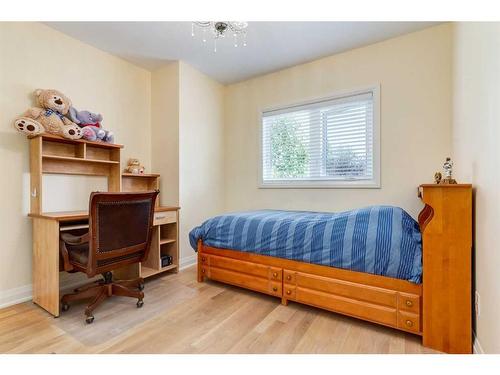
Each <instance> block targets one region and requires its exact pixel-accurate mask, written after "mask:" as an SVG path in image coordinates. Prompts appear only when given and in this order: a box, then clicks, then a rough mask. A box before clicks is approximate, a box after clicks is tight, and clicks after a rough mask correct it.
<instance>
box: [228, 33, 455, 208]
mask: <svg viewBox="0 0 500 375" xmlns="http://www.w3.org/2000/svg"><path fill="white" fill-rule="evenodd" d="M450 65H451V25H450V24H444V25H440V26H437V27H433V28H429V29H426V30H423V31H420V32H416V33H412V34H408V35H404V36H401V37H398V38H394V39H390V40H387V41H384V42H381V43H377V44H373V45H369V46H366V47H363V48H359V49H355V50H351V51H348V52H345V53H341V54H338V55H333V56H330V57H326V58H323V59H320V60H316V61H313V62H310V63H307V64H303V65H298V66H294V67H292V68H289V69H285V70H282V71H279V72H276V73H272V74H268V75H264V76H260V77H257V78H254V79H250V80H248V81H244V82H241V83H237V84H234V85H230V86H227V87H226V91H225V107H226V109H225V146H224V149H225V160H226V164H225V172H226V173H225V197H226V200H225V208H226V210H231V211H232V210H240V209H254V208H283V209H304V210H326V211H335V210H346V209H352V208H354V207H360V206H366V205H372V204H393V205H398V206H401V207H403V208H404V209H406V210H408V211H409V212H410V213H411V214H412V215H413V216H414V217H416V215H417V214H418V212H419V210H420V209H421V207H422V205H421V203H420V201H419V199H418V198H417V196H416V191H417V190H416V189H417V186H418V185H419V184H421V183H423V182H432V178H433V175H434V172H435V171H436V170H439V169H440V166H441V165H442V163H443V161H444V159H445V157H446V156H448V155H449V153H450V152H451V72H450ZM373 84H380V88H381V91H380V92H381V140H382V143H381V150H382V152H381V186H382V187H381V189H259V188H257V182H258V178H259V176H258V170H259V169H258V163H259V127H260V123H259V111H261V110H262V109H265V108H269V107H275V106H278V105H286V104H289V103H295V102H300V101H302V100H304V99H309V98H314V97H317V98H321V97H324V96H328V95H331V94H332V93H335V92H337V91H343V90H349V89H357V88H360V87H361V88H362V87H367V86H370V85H373Z"/></svg>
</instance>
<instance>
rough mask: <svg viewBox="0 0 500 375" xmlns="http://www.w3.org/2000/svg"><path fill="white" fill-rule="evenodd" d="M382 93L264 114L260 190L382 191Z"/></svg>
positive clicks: (341, 97) (375, 90)
mask: <svg viewBox="0 0 500 375" xmlns="http://www.w3.org/2000/svg"><path fill="white" fill-rule="evenodd" d="M378 103H379V100H378V88H371V89H368V90H363V91H358V92H355V93H349V94H344V95H337V96H335V97H330V98H326V99H321V100H316V101H314V102H308V103H304V104H299V105H293V106H289V107H286V108H279V109H275V110H270V111H264V112H263V113H262V143H261V145H262V154H261V155H262V158H261V163H262V164H261V167H262V169H261V170H262V174H261V178H262V181H261V187H379V175H380V173H379V137H378V132H379V131H378V106H379V104H378Z"/></svg>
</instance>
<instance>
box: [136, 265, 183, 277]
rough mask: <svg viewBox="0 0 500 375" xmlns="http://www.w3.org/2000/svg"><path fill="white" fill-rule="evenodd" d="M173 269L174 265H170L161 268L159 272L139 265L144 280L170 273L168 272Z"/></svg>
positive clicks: (175, 266)
mask: <svg viewBox="0 0 500 375" xmlns="http://www.w3.org/2000/svg"><path fill="white" fill-rule="evenodd" d="M175 268H177V265H176V264H171V265H169V266H166V267H163V268H161V269H159V270H157V269H154V268H149V267H145V266H143V265H141V277H142V278H145V277H149V276H153V275H157V274H159V273H162V272H166V271H170V270H173V269H175Z"/></svg>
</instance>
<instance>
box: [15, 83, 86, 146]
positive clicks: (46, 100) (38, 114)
mask: <svg viewBox="0 0 500 375" xmlns="http://www.w3.org/2000/svg"><path fill="white" fill-rule="evenodd" d="M34 94H35V97H36V100H37V102H38V105H39V106H40V107H32V108H30V109H28V110H27V111H26V112H25V113H24V114H23V115H22V116H21V117H19V118H17V119H16V120H15V121H14V127H15V128H16V129H17V130H18V131H20V132H22V133H24V134H27V135H28V136H35V135H38V134H43V133H45V132H47V133H50V134H55V135H59V136H62V137H64V138H68V139H80V138H81V137H82V131H81V129H80V128H79V127H78V125H76V124H75V123H73V122H71V121H70V120H69V119H67V118H66V117H65V115H66V114H67V113H68V111H69V108H70V107H71V100H69V98H68V97H66V96H65V95H64V94H62V93H61V92H59V91H57V90H42V89H38V90H35V93H34Z"/></svg>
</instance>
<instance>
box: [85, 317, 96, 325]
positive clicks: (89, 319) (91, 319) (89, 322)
mask: <svg viewBox="0 0 500 375" xmlns="http://www.w3.org/2000/svg"><path fill="white" fill-rule="evenodd" d="M93 322H94V316H93V315H90V316H87V318H86V319H85V323H87V324H92V323H93Z"/></svg>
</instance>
